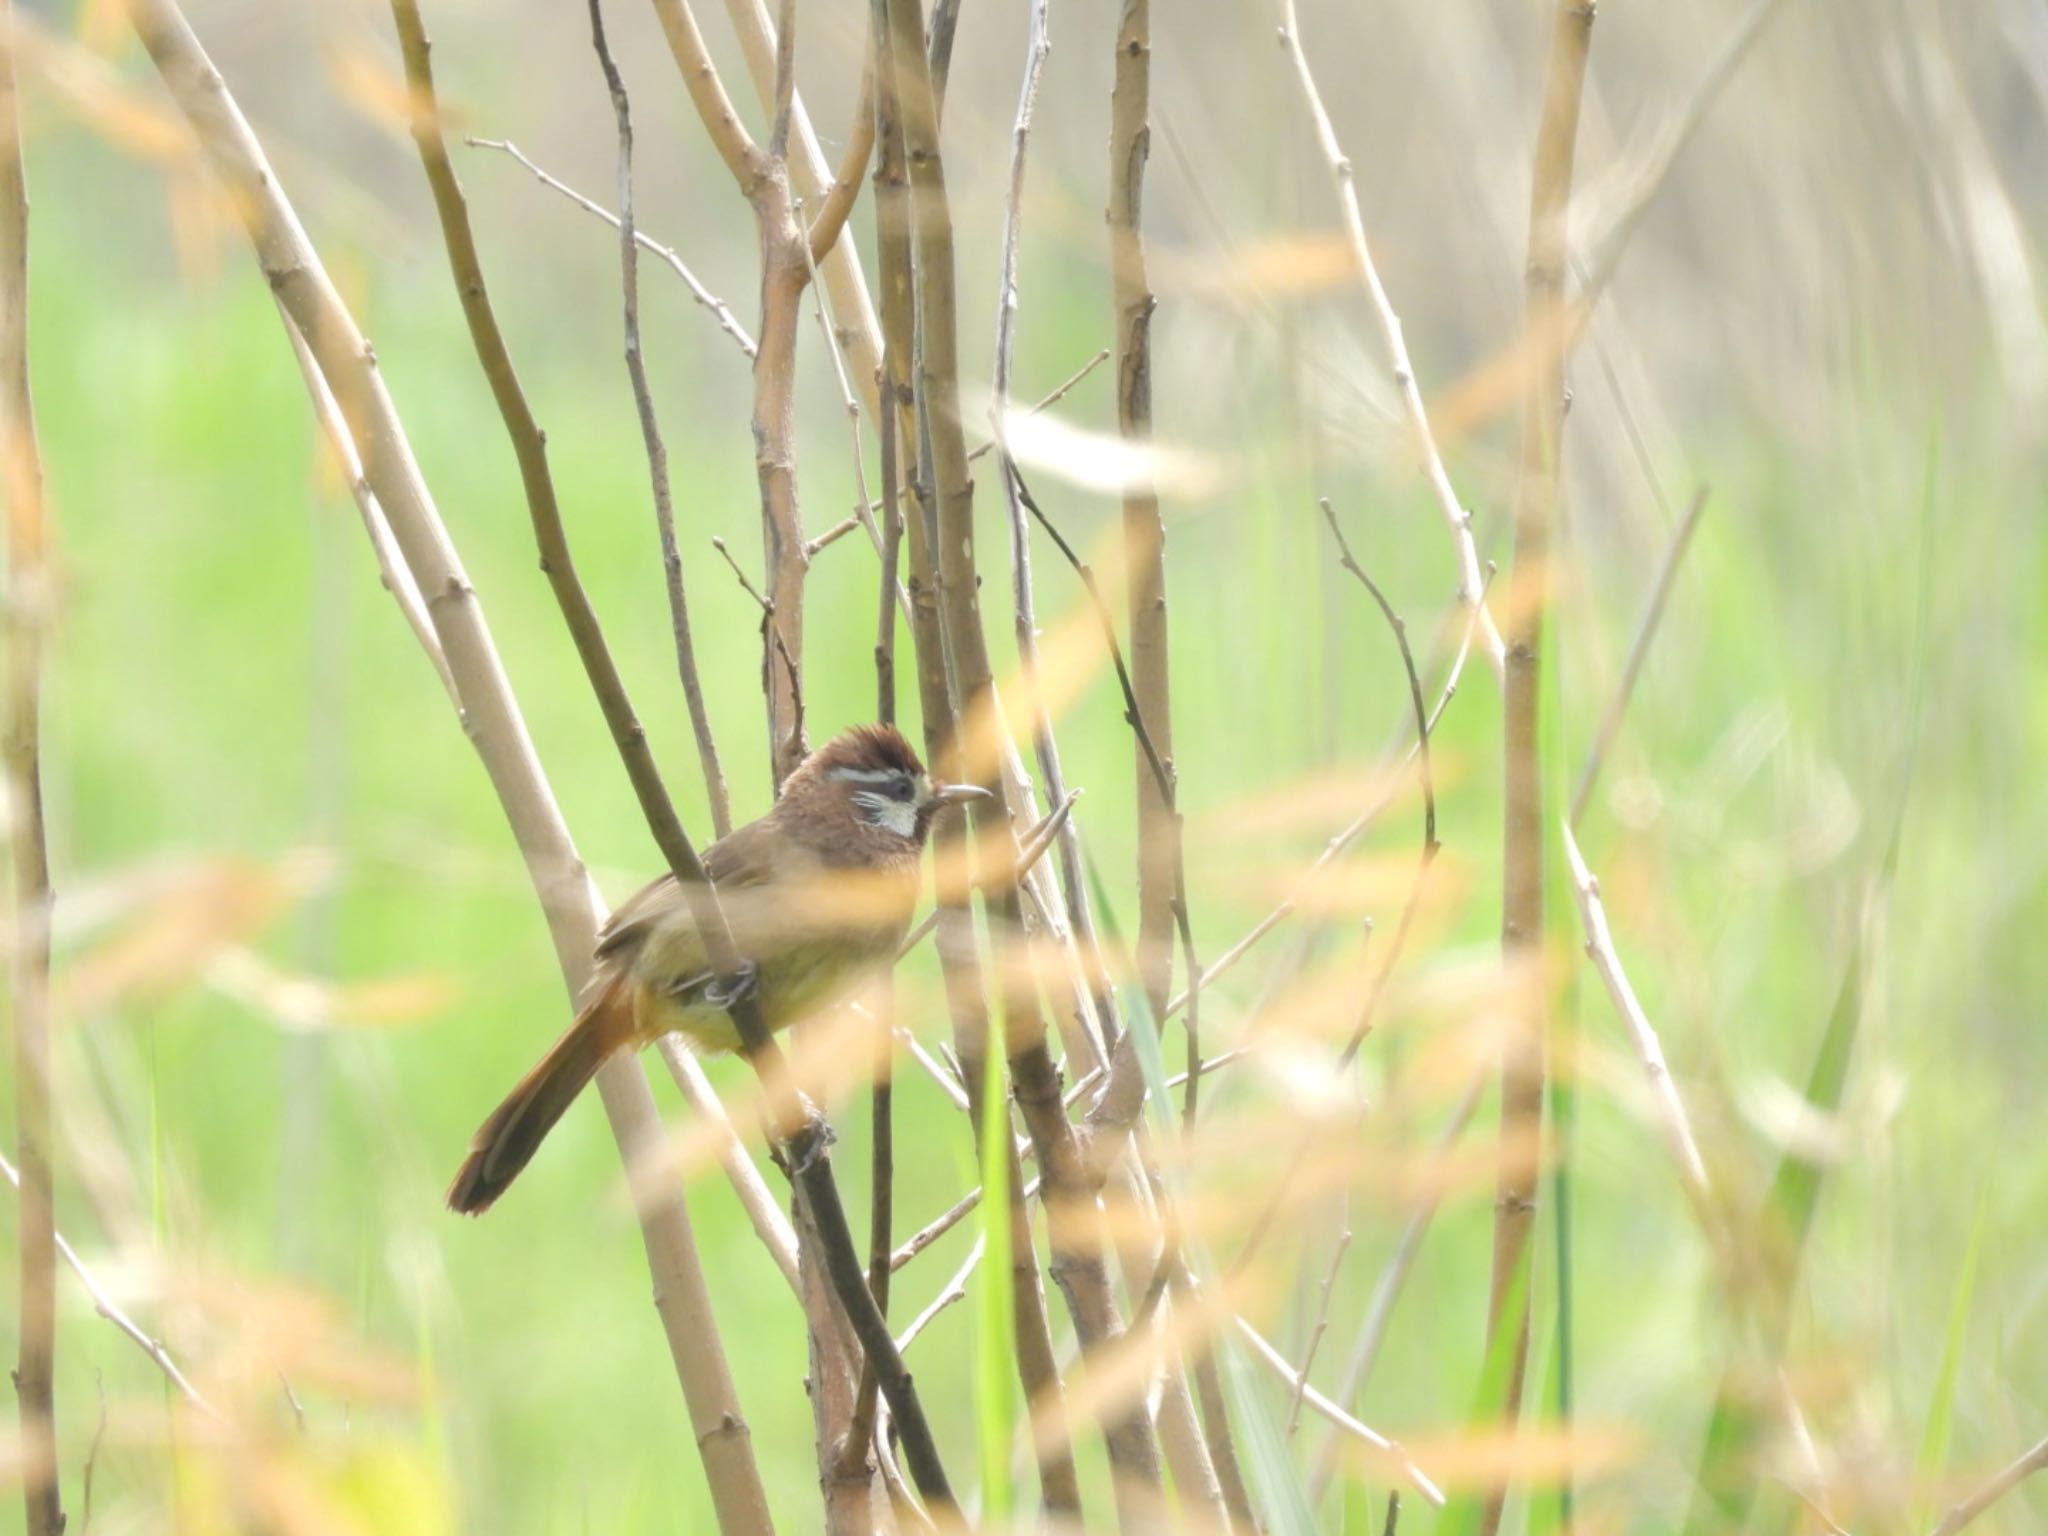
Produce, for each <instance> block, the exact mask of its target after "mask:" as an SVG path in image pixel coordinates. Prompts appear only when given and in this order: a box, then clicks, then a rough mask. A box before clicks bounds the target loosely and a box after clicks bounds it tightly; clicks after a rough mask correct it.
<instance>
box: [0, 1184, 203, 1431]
mask: <svg viewBox="0 0 2048 1536" xmlns="http://www.w3.org/2000/svg"><path fill="white" fill-rule="evenodd" d="M0 1174H4V1175H6V1178H7V1182H8V1183H10V1184H12V1185H13V1186H14V1187H15V1188H16V1189H17V1190H19V1189H20V1188H21V1173H20V1170H18V1169H17V1168H16V1167H15V1166H14V1164H13V1163H11V1162H9V1161H8V1160H7V1159H6V1158H5V1157H0ZM51 1238H52V1240H53V1241H54V1243H55V1246H56V1250H57V1252H58V1254H60V1255H61V1256H62V1257H63V1260H64V1262H65V1263H66V1264H68V1265H69V1266H70V1267H71V1272H72V1273H73V1274H74V1275H76V1276H78V1283H79V1284H80V1285H82V1286H84V1287H85V1294H86V1295H88V1296H90V1297H91V1298H92V1305H93V1310H94V1311H95V1312H97V1313H99V1315H100V1316H101V1317H103V1318H105V1319H106V1320H107V1321H108V1322H110V1323H112V1324H113V1325H114V1326H115V1327H116V1328H118V1329H120V1330H121V1332H122V1333H124V1334H126V1335H127V1336H128V1338H129V1339H130V1341H131V1342H133V1343H134V1345H135V1347H136V1348H137V1349H139V1350H141V1351H142V1352H143V1353H144V1354H145V1355H147V1356H149V1359H150V1363H151V1364H153V1365H154V1366H155V1367H156V1368H157V1369H158V1370H159V1371H161V1372H163V1376H164V1380H166V1381H168V1382H169V1383H170V1384H171V1386H172V1387H173V1388H175V1389H176V1391H177V1393H178V1395H179V1396H180V1397H182V1398H183V1399H184V1400H185V1401H186V1402H188V1403H190V1404H191V1405H192V1406H193V1407H194V1408H196V1409H198V1410H199V1411H200V1412H201V1413H203V1414H205V1415H206V1416H207V1417H208V1418H209V1419H213V1420H215V1421H216V1422H221V1423H225V1422H226V1421H225V1420H224V1419H223V1418H222V1415H221V1412H220V1410H219V1409H218V1408H216V1407H214V1406H213V1404H212V1403H210V1402H208V1401H207V1400H206V1398H205V1397H204V1396H203V1395H202V1394H201V1393H200V1391H199V1389H198V1388H197V1387H195V1386H193V1385H192V1383H191V1382H190V1381H189V1380H188V1379H187V1378H186V1376H185V1373H184V1372H183V1371H181V1370H179V1369H178V1362H177V1361H175V1360H173V1359H172V1358H171V1352H170V1351H169V1350H168V1349H166V1348H165V1347H164V1345H163V1342H162V1341H161V1340H160V1339H155V1338H152V1337H151V1336H150V1335H149V1333H148V1331H147V1330H145V1329H144V1328H143V1326H142V1325H141V1324H140V1323H138V1322H136V1321H135V1319H134V1318H132V1317H130V1316H129V1315H128V1314H127V1313H126V1312H124V1311H122V1310H121V1308H120V1306H119V1304H118V1303H116V1302H115V1300H114V1298H113V1296H112V1295H111V1294H110V1293H109V1292H108V1290H107V1288H106V1287H105V1286H103V1285H101V1284H100V1282H99V1278H98V1277H97V1276H96V1275H94V1274H93V1272H92V1271H91V1270H90V1269H88V1268H87V1267H86V1264H85V1260H83V1259H81V1258H80V1257H79V1256H78V1250H77V1249H75V1248H73V1247H72V1246H71V1244H70V1243H69V1242H67V1241H65V1238H64V1234H63V1233H62V1232H55V1231H53V1232H52V1233H51Z"/></svg>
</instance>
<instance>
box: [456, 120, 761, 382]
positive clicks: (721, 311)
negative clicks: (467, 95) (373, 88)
mask: <svg viewBox="0 0 2048 1536" xmlns="http://www.w3.org/2000/svg"><path fill="white" fill-rule="evenodd" d="M463 143H465V144H467V145H469V146H470V147H471V148H472V149H495V150H498V151H499V152H501V153H503V154H505V155H509V156H510V157H511V158H512V159H513V160H515V161H517V162H518V163H519V164H520V165H523V166H525V167H526V169H527V170H528V171H529V172H530V173H532V175H533V177H534V179H535V180H537V181H538V182H540V184H541V185H542V186H544V187H552V188H554V190H555V191H557V192H559V193H561V194H562V196H564V197H566V198H567V199H569V201H570V202H572V203H574V204H575V205H576V206H577V207H579V208H581V209H582V210H583V211H584V212H585V213H588V214H592V215H594V216H595V217H597V218H600V219H602V220H604V222H605V223H607V224H609V225H611V227H612V228H613V229H617V228H619V226H620V223H621V220H620V218H619V216H618V215H617V214H615V213H613V212H612V211H611V210H610V209H609V208H607V207H605V206H604V204H602V203H599V202H594V201H592V200H591V199H590V198H587V197H585V196H584V195H583V194H582V193H581V192H578V191H577V190H576V189H575V188H574V187H572V186H570V185H569V184H568V183H567V182H565V181H560V180H557V179H556V178H555V177H553V176H551V175H549V174H548V173H547V172H546V171H544V170H542V169H541V168H540V167H539V166H538V165H536V164H534V163H533V161H531V160H529V159H528V158H527V157H526V156H525V155H524V154H523V153H521V152H520V149H519V146H518V145H517V144H514V143H513V142H512V141H511V140H510V139H480V138H476V137H474V136H470V137H466V138H465V139H464V140H463ZM633 240H634V242H635V243H636V244H637V245H638V246H639V247H640V249H641V250H643V251H645V252H647V253H648V254H649V255H650V256H653V257H654V258H656V259H657V260H658V261H661V262H663V263H664V264H666V265H667V266H668V268H669V270H671V271H672V272H674V273H675V275H676V276H677V277H679V278H681V279H682V280H683V286H684V287H686V288H688V289H689V290H690V297H691V298H693V299H695V300H696V301H697V303H698V304H700V305H702V306H703V307H704V308H705V309H708V310H710V311H711V313H712V315H713V316H714V317H716V319H717V321H718V328H719V329H720V330H721V331H723V332H725V334H726V335H728V336H730V337H731V338H732V339H733V345H735V346H736V347H738V348H739V349H740V351H741V352H743V353H745V354H746V355H747V357H748V358H752V357H753V356H754V355H755V353H756V352H757V351H758V350H759V349H758V348H756V347H755V345H754V338H753V337H751V336H749V335H748V334H747V330H746V327H745V326H743V325H741V324H740V323H739V320H738V319H737V318H736V317H735V316H734V315H733V312H732V310H731V309H730V308H728V307H727V305H726V302H725V300H723V299H721V298H720V297H718V295H717V294H715V293H713V292H712V291H711V290H710V289H709V288H706V287H705V286H704V285H703V283H701V282H699V281H698V280H697V274H696V273H695V272H693V271H691V270H690V267H689V264H688V263H687V262H685V261H684V260H683V258H682V257H681V256H679V255H677V254H676V252H675V251H674V249H673V248H671V247H669V246H666V245H663V244H662V243H661V242H660V241H659V240H656V239H655V238H654V237H653V236H651V235H649V234H648V233H647V232H646V231H645V230H642V229H635V230H634V231H633Z"/></svg>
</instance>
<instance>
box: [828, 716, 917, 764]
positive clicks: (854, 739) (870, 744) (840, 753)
mask: <svg viewBox="0 0 2048 1536" xmlns="http://www.w3.org/2000/svg"><path fill="white" fill-rule="evenodd" d="M806 766H808V767H810V768H811V769H812V770H813V771H814V772H816V773H819V774H827V773H830V772H832V770H833V769H835V768H862V769H871V770H879V769H895V770H897V771H898V772H902V773H908V774H913V775H914V774H920V773H923V772H924V764H923V763H921V762H919V761H918V760H917V754H916V753H915V752H913V751H912V750H911V749H910V743H909V742H907V741H905V740H904V739H903V733H902V732H901V731H899V730H897V729H896V727H895V726H893V725H856V726H855V727H854V728H853V729H852V730H850V731H842V732H841V733H840V734H839V735H837V736H834V737H833V738H832V739H831V740H830V741H828V742H826V743H825V745H824V746H822V747H820V748H819V749H818V750H817V751H816V752H814V753H813V754H812V755H811V760H810V763H809V764H807V765H806Z"/></svg>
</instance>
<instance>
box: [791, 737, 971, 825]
mask: <svg viewBox="0 0 2048 1536" xmlns="http://www.w3.org/2000/svg"><path fill="white" fill-rule="evenodd" d="M987 793H988V791H987V790H985V789H982V788H981V787H979V786H978V785H974V784H941V783H937V782H935V781H934V780H933V779H932V776H931V775H930V774H928V773H926V772H925V768H924V764H923V763H921V762H919V761H918V757H917V753H916V752H914V751H913V750H911V746H910V743H909V742H908V741H906V740H904V738H903V733H902V732H901V731H899V730H897V729H896V727H895V726H893V725H857V726H855V727H854V728H853V729H852V730H850V731H845V732H842V733H841V734H840V735H838V736H835V737H833V738H832V740H830V741H829V742H827V743H826V744H825V745H824V746H822V747H820V748H819V749H818V750H817V751H815V752H813V753H812V754H811V755H810V756H809V757H807V758H805V759H804V761H803V763H802V764H801V765H800V766H799V767H798V768H797V770H796V772H794V773H793V774H791V775H790V777H789V782H788V783H787V784H786V785H784V786H783V797H782V807H781V810H782V815H783V820H784V823H785V825H788V824H790V823H791V822H795V823H796V824H797V826H798V827H800V828H801V829H802V830H804V831H805V832H807V833H809V834H814V840H815V841H817V842H819V843H821V844H825V845H827V846H829V845H830V843H831V841H832V839H833V837H834V834H835V833H843V834H845V835H846V836H847V837H848V839H849V845H850V846H852V847H858V846H860V845H861V844H863V843H866V842H867V841H868V840H869V839H871V838H873V837H874V836H875V835H876V834H877V833H879V834H881V835H883V836H885V837H890V838H897V839H901V840H903V841H905V842H908V843H910V844H911V845H913V846H917V845H921V844H922V843H923V842H924V841H925V839H926V838H927V837H928V836H930V834H931V829H932V820H933V818H934V817H936V816H937V815H938V813H939V812H940V811H942V810H944V809H945V808H946V807H947V806H949V805H957V804H959V803H960V802H961V801H963V800H975V799H979V798H981V797H983V796H985V795H987Z"/></svg>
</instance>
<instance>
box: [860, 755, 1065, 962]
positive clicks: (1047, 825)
mask: <svg viewBox="0 0 2048 1536" xmlns="http://www.w3.org/2000/svg"><path fill="white" fill-rule="evenodd" d="M1080 798H1081V791H1080V790H1078V789H1071V790H1068V791H1067V793H1066V794H1065V795H1064V796H1062V797H1061V799H1060V802H1059V804H1057V805H1055V806H1054V807H1053V808H1052V810H1051V811H1050V812H1049V813H1047V814H1046V815H1045V816H1044V817H1043V818H1042V819H1041V820H1040V821H1039V823H1038V825H1036V826H1035V827H1033V828H1032V829H1031V830H1030V831H1029V832H1027V833H1025V834H1024V841H1023V844H1022V845H1021V846H1020V847H1019V849H1018V852H1017V862H1016V863H1015V864H1014V865H1012V866H1011V869H1010V884H1011V885H1013V886H1016V885H1022V884H1023V883H1024V877H1025V876H1026V875H1028V874H1030V873H1031V871H1032V869H1033V867H1034V866H1035V865H1036V864H1037V863H1038V861H1039V860H1040V859H1042V858H1044V857H1045V854H1046V850H1047V849H1049V848H1051V847H1052V845H1053V843H1054V842H1055V841H1056V840H1057V839H1058V838H1059V835H1060V831H1061V829H1062V828H1063V827H1065V826H1066V824H1067V818H1068V816H1069V814H1070V813H1071V812H1072V811H1073V809H1074V802H1075V801H1076V800H1079V799H1080ZM938 925H939V914H938V910H937V909H934V910H933V911H931V912H929V913H927V914H926V916H925V918H924V920H923V921H922V922H920V923H919V924H918V925H917V926H916V927H915V928H913V929H911V930H910V932H909V933H907V934H905V935H904V938H903V942H902V943H901V944H899V945H897V946H896V958H897V959H899V960H901V959H902V958H903V957H904V956H905V955H907V954H909V953H910V952H911V951H912V950H913V949H915V948H917V946H918V945H919V944H921V943H923V942H924V941H925V939H927V938H928V937H930V935H931V932H932V930H933V929H935V928H936V927H938Z"/></svg>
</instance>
